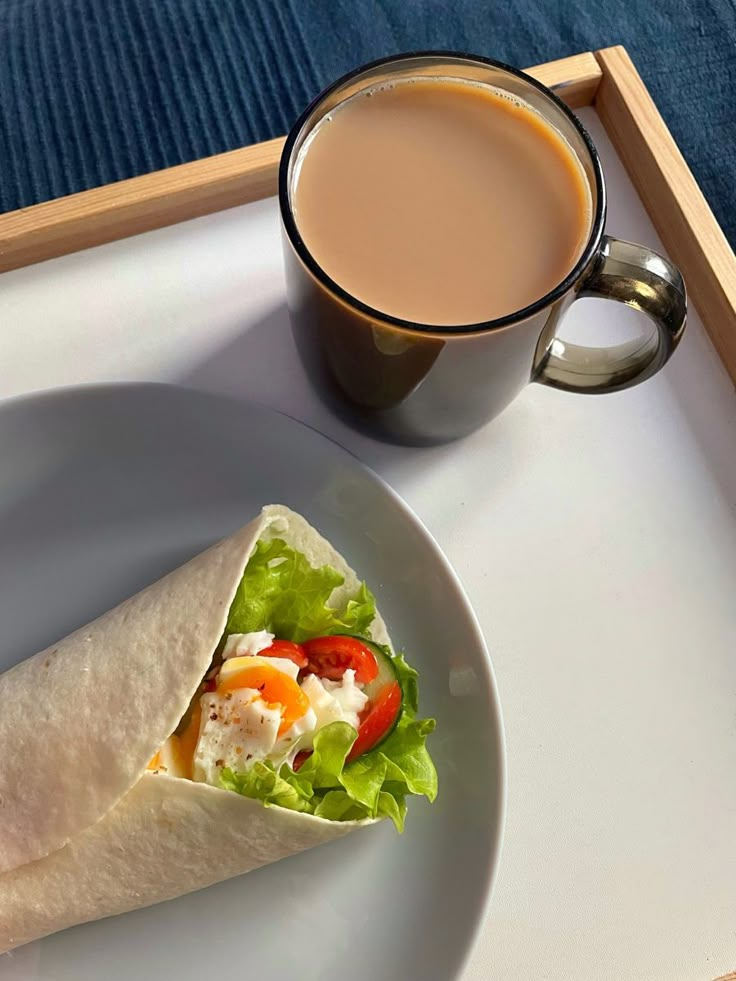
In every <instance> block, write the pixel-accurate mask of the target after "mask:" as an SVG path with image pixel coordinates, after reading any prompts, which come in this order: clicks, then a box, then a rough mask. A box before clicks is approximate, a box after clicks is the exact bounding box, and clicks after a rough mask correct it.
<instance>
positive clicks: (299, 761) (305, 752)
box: [291, 749, 312, 773]
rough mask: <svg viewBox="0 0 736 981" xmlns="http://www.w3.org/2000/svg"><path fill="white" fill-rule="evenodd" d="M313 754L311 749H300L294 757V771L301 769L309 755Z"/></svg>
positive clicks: (292, 767) (292, 766)
mask: <svg viewBox="0 0 736 981" xmlns="http://www.w3.org/2000/svg"><path fill="white" fill-rule="evenodd" d="M311 755H312V750H311V749H300V750H299V752H298V753H297V754H296V756H295V757H294V762H293V763H292V764H291V769H292V770H293V771H294V773H296V772H297V770H299V769H300V767H301V766H302V765H303V764H304V763H306V762H307V760H308V759H309V757H310V756H311Z"/></svg>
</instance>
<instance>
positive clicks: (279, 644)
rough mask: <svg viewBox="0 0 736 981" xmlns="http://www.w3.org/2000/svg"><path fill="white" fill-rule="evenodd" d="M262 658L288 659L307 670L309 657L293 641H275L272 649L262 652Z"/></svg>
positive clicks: (268, 648) (300, 646) (299, 645)
mask: <svg viewBox="0 0 736 981" xmlns="http://www.w3.org/2000/svg"><path fill="white" fill-rule="evenodd" d="M260 656H261V657H286V658H288V659H289V660H290V661H293V662H294V664H296V665H298V666H299V667H300V668H306V666H307V655H306V654H305V653H304V648H303V647H302V645H301V644H295V643H294V641H293V640H275V641H274V642H273V644H271V646H270V647H267V648H266V649H265V650H263V651H261V652H260Z"/></svg>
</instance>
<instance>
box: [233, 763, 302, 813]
mask: <svg viewBox="0 0 736 981" xmlns="http://www.w3.org/2000/svg"><path fill="white" fill-rule="evenodd" d="M292 775H293V776H297V775H296V774H293V772H292ZM220 786H221V787H223V788H224V789H225V790H234V791H235V793H237V794H242V796H243V797H252V798H253V799H254V800H260V801H262V802H263V803H264V804H265V805H266V806H267V807H268V806H270V805H271V804H278V806H279V807H287V808H288V809H289V810H291V811H311V810H312V805H311V801H310V797H311V792H308V793H306V794H305V793H304V789H303V787H301V786H300V784H299V782H298V776H297V780H295V781H291V780H284V779H283V777H281V776H280V775H279V774H278V773H276V770H275V769H274V766H273V763H270V762H269V761H268V760H256V762H255V763H254V764H253V765H252V766H249V767H248V769H247V770H245V772H243V773H236V772H235V771H234V770H231V769H230V768H229V767H224V768H223V770H222V772H221V773H220ZM308 789H309V791H311V788H308Z"/></svg>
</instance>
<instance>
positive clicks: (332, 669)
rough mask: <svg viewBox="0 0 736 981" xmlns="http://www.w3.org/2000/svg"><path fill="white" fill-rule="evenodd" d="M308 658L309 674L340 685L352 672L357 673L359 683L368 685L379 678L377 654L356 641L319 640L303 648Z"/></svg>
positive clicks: (316, 639) (323, 638)
mask: <svg viewBox="0 0 736 981" xmlns="http://www.w3.org/2000/svg"><path fill="white" fill-rule="evenodd" d="M302 646H303V648H304V653H305V654H306V655H307V660H308V662H309V663H308V665H307V671H309V672H311V673H312V674H316V675H318V676H319V677H320V678H327V679H328V680H329V681H340V679H341V678H342V676H343V675H344V674H345V672H346V671H347V669H348V668H352V669H353V671H355V680H356V681H357V682H358V683H359V684H361V685H367V684H369V683H370V682H371V681H373V679H374V678H375V677H376V676H377V675H378V665H377V663H376V658H375V656H374V655H373V652H372V651H371V650H369V649H368V648H367V647H366V646H365V644H363V643H361V641H359V640H357V638H355V637H339V636H337V637H315V639H314V640H307V641H305V642H304V644H303V645H302Z"/></svg>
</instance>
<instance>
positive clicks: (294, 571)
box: [225, 538, 376, 643]
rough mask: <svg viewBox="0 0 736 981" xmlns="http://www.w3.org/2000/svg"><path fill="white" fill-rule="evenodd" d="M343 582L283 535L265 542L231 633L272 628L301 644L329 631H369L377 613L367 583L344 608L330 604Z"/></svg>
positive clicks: (252, 563)
mask: <svg viewBox="0 0 736 981" xmlns="http://www.w3.org/2000/svg"><path fill="white" fill-rule="evenodd" d="M343 582H344V579H343V576H342V575H340V573H339V572H337V571H336V570H335V569H332V568H331V567H330V566H322V567H321V568H319V569H314V568H313V567H312V566H311V565H310V564H309V562H308V560H307V559H306V557H305V556H304V555H302V554H301V552H297V551H295V550H294V549H292V548H289V546H288V545H287V544H286V543H285V542H284V541H282V540H281V539H280V538H274V539H273V540H272V541H259V542H258V544H257V545H256V548H255V551H254V553H253V555H252V556H251V558H250V560H249V561H248V565H247V567H246V570H245V573H244V574H243V578H242V579H241V581H240V585H239V586H238V589H237V592H236V593H235V598H234V599H233V602H232V605H231V607H230V613H229V615H228V620H227V626H226V628H225V636H228V635H229V634H236V633H237V634H246V633H250V632H251V631H253V630H268V631H270V632H271V633H272V634H275V635H276V636H277V637H278V638H279V639H280V640H293V641H296V642H297V643H301V642H303V641H305V640H309V638H311V637H322V636H324V635H326V634H338V633H365V632H366V631H367V630H368V628H369V627H370V625H371V623H372V621H373V619H374V617H375V615H376V601H375V599H374V597H373V594H372V593H371V591H370V590H369V589H368V587H367V586H366V585H365V583H363V584H362V585H361V586H360V588H359V590H358V592H357V594H356V595H355V596H354V597H353V598H352V599H351V600H350V601H349V602H348V603H347V605H346V607H345V609H344V610H335V609H333V608H332V607H330V606H328V600H329V598H330V595H331V593H332V591H333V589H335V587H336V586H341V585H342V583H343Z"/></svg>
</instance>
